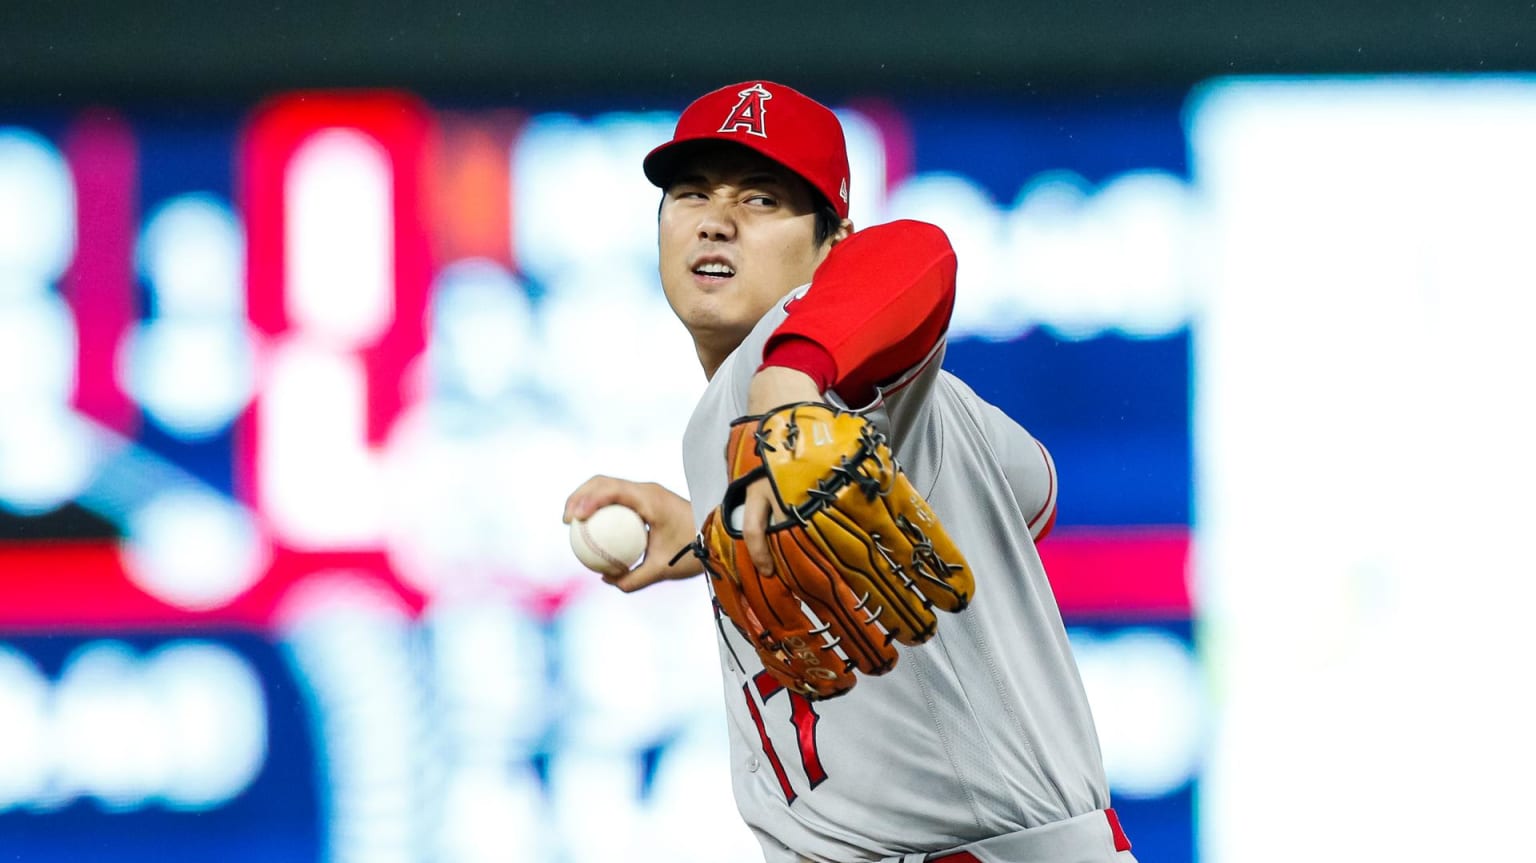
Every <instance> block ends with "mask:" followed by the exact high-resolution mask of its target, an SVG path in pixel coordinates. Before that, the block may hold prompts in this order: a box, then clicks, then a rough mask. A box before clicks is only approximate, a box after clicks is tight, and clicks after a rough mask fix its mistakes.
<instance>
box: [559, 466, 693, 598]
mask: <svg viewBox="0 0 1536 863" xmlns="http://www.w3.org/2000/svg"><path fill="white" fill-rule="evenodd" d="M610 503H619V504H623V505H624V506H627V507H629V508H630V509H632V510H634V511H635V512H637V513H639V514H640V518H642V519H644V520H645V523H646V524H647V525H648V526H649V527H650V529H651V530H650V537H649V538H648V539H647V540H646V544H645V558H644V559H643V560H642V561H641V562H640V565H639V566H637V567H635V568H634V569H632V570H630V571H629V572H625V573H620V574H618V575H605V576H603V577H602V578H603V581H606V582H608V583H609V584H611V585H613V586H614V587H617V588H618V589H619V590H622V591H624V592H625V593H630V592H632V591H636V590H639V589H640V588H642V587H650V586H651V585H653V584H655V583H656V582H658V581H665V580H667V579H673V578H689V577H692V576H695V575H698V574H700V573H702V572H703V571H704V565H703V563H702V562H700V561H699V559H698V558H697V557H695V556H694V555H692V554H685V555H683V556H681V557H678V559H677V563H676V564H675V565H673V564H671V563H669V561H671V560H672V558H673V557H674V556H676V555H677V553H678V552H679V551H681V550H682V549H683V548H684V547H686V546H688V545H689V544H690V543H692V542H693V540H694V538H695V537H697V536H698V530H697V528H696V527H695V526H694V523H693V507H692V505H690V504H689V503H688V500H687V499H686V498H684V497H681V496H679V495H677V494H674V493H672V492H671V491H668V490H667V489H666V488H665V487H663V486H661V485H660V484H658V483H654V482H631V481H630V480H627V479H618V478H615V477H611V476H601V475H599V476H594V477H592V478H591V479H589V480H587V481H586V482H584V483H582V484H581V485H579V486H577V487H576V490H575V491H573V492H571V496H570V497H568V498H566V501H565V515H564V516H563V517H562V521H564V522H565V523H566V524H570V523H571V520H572V519H579V518H589V517H591V515H592V513H594V512H597V511H598V509H600V508H602V507H604V506H607V505H608V504H610Z"/></svg>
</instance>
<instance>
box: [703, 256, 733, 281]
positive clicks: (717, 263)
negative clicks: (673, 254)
mask: <svg viewBox="0 0 1536 863" xmlns="http://www.w3.org/2000/svg"><path fill="white" fill-rule="evenodd" d="M693 277H694V278H695V279H697V280H699V281H700V282H702V283H704V284H708V285H723V284H725V283H726V282H728V281H730V280H731V279H733V278H735V277H736V268H735V267H734V266H732V265H731V264H730V263H728V262H726V261H723V260H721V259H719V258H703V259H700V260H698V261H695V262H694V264H693Z"/></svg>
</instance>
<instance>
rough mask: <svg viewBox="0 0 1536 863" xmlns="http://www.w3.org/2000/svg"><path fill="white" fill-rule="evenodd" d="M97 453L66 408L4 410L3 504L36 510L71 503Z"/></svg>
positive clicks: (0, 450) (0, 432) (0, 446)
mask: <svg viewBox="0 0 1536 863" xmlns="http://www.w3.org/2000/svg"><path fill="white" fill-rule="evenodd" d="M99 455H100V453H97V452H95V451H94V450H93V447H92V438H91V435H90V433H89V430H88V429H87V428H86V427H85V426H84V424H83V423H82V422H81V420H80V418H79V417H78V416H77V415H76V414H74V413H73V412H71V411H69V410H68V409H66V408H60V407H51V406H48V405H36V406H34V407H32V408H31V410H29V411H26V412H19V411H0V506H3V507H5V508H7V509H11V510H13V511H15V512H19V513H23V514H28V515H36V514H39V513H44V512H48V511H49V510H52V509H56V508H57V507H59V506H61V505H63V504H65V503H68V502H69V501H70V500H72V499H74V498H75V497H76V496H78V495H79V494H80V493H81V491H82V490H84V489H85V488H86V486H87V484H88V483H89V482H90V480H91V476H92V474H93V473H94V471H95V469H96V463H97V457H98V456H99Z"/></svg>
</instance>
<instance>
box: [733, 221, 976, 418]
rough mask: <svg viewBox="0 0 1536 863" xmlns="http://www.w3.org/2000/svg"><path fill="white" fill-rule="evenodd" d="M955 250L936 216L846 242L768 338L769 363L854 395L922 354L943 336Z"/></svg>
mask: <svg viewBox="0 0 1536 863" xmlns="http://www.w3.org/2000/svg"><path fill="white" fill-rule="evenodd" d="M954 298H955V254H954V250H953V249H952V248H951V247H950V244H949V238H948V237H946V236H945V235H944V232H943V231H941V230H940V229H939V228H937V227H936V226H934V225H929V224H926V223H924V222H914V221H898V222H891V223H889V224H886V225H877V226H875V227H872V228H866V229H865V230H863V231H860V232H858V233H856V234H854V235H853V236H851V237H849V238H848V239H846V240H844V241H843V242H842V243H840V244H839V245H838V246H837V248H836V249H834V250H833V252H832V254H831V255H830V256H828V258H827V260H826V261H825V262H823V263H822V265H821V267H820V268H819V269H818V270H817V271H816V276H815V278H814V279H813V280H812V282H811V290H810V291H809V292H807V293H806V294H805V296H803V297H801V298H800V299H798V300H796V301H795V302H794V304H793V305H792V306H791V307H790V313H789V317H788V319H786V320H785V322H784V323H783V324H782V325H781V326H780V327H779V328H778V330H776V331H775V333H774V335H773V336H772V337H771V338H770V339H769V340H768V343H767V344H766V345H765V346H764V352H763V356H764V360H763V365H764V366H765V367H766V366H784V367H788V368H794V369H796V370H798V371H802V372H805V373H806V374H807V375H809V376H810V377H811V378H812V379H813V380H815V381H816V383H817V384H818V386H819V387H820V388H821V389H823V390H827V389H835V390H837V392H838V394H839V395H841V396H843V398H844V399H845V400H848V401H850V402H860V401H862V400H863V399H864V398H865V397H866V396H868V395H870V394H872V389H873V387H874V386H875V385H876V384H879V383H883V382H885V381H887V380H890V379H891V378H894V377H896V376H897V375H899V374H900V373H901V372H903V371H905V370H907V369H909V368H911V367H912V366H914V365H916V364H917V363H919V362H921V361H922V360H923V358H924V357H926V356H927V355H928V353H929V352H930V351H931V350H932V349H933V346H934V345H935V344H937V343H938V341H939V339H940V338H942V337H943V334H944V330H945V328H946V327H947V326H948V323H949V317H950V313H951V312H952V311H953V309H954Z"/></svg>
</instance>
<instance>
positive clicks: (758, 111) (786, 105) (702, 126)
mask: <svg viewBox="0 0 1536 863" xmlns="http://www.w3.org/2000/svg"><path fill="white" fill-rule="evenodd" d="M701 141H731V142H733V143H736V144H740V145H742V146H743V147H748V148H750V149H752V150H755V151H757V152H759V153H761V154H763V155H764V156H767V157H768V158H770V159H772V160H774V161H775V162H778V163H779V164H781V165H783V166H784V167H786V168H788V169H790V170H791V171H794V172H795V173H796V174H799V175H800V177H801V178H802V179H804V180H805V181H806V182H807V183H810V184H811V186H812V188H814V189H816V191H818V192H820V193H821V194H822V195H823V196H824V197H825V198H826V199H827V202H828V203H830V204H831V205H832V208H833V209H834V210H837V214H838V215H839V216H841V217H842V218H845V219H846V218H848V145H847V143H846V142H845V141H844V140H843V124H842V123H839V122H838V121H837V115H836V114H834V113H832V109H830V108H828V107H827V106H826V105H823V104H821V103H820V102H818V101H816V100H815V99H812V98H811V97H809V96H807V95H805V94H804V93H801V92H799V91H798V90H793V89H791V88H789V87H786V86H784V85H783V84H775V83H773V82H772V81H743V82H742V83H740V84H732V85H731V86H729V87H721V88H720V89H718V90H716V91H714V92H712V93H706V94H704V95H703V96H700V97H699V98H698V99H696V100H694V102H693V104H692V105H689V106H688V107H687V108H686V109H685V110H684V111H683V114H682V116H681V117H678V118H677V130H676V131H675V132H673V133H672V140H670V141H668V142H667V143H665V144H662V145H661V146H660V147H657V148H656V149H654V150H652V151H651V152H650V154H649V155H647V156H646V157H645V163H644V167H645V177H646V179H648V180H650V181H651V182H652V183H655V184H656V185H657V186H660V187H662V188H666V185H667V183H668V182H670V181H671V179H672V177H673V175H674V174H675V173H676V171H677V168H678V164H679V163H680V162H681V161H682V160H683V159H684V158H685V157H686V156H687V155H688V153H689V152H690V151H691V150H692V149H694V146H695V145H696V144H697V143H698V142H701Z"/></svg>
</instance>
